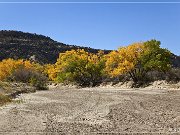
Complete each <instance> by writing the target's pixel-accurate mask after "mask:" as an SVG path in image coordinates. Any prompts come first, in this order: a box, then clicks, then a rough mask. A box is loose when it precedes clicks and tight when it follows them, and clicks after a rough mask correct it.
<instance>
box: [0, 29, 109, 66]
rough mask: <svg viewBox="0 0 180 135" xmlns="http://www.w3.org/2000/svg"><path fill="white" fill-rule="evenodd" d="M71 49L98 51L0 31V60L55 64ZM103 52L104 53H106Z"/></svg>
mask: <svg viewBox="0 0 180 135" xmlns="http://www.w3.org/2000/svg"><path fill="white" fill-rule="evenodd" d="M72 49H75V50H76V49H84V50H86V51H88V52H92V53H97V52H98V51H99V49H93V48H89V47H81V46H76V45H67V44H64V43H60V42H57V41H54V40H53V39H51V38H50V37H47V36H43V35H39V34H35V33H34V34H32V33H25V32H22V31H11V30H10V31H7V30H2V31H0V60H3V59H6V58H14V59H31V58H33V59H35V60H36V61H37V62H39V63H44V64H45V63H55V62H56V60H57V58H58V56H59V53H62V52H65V51H67V50H72ZM108 52H109V51H108V50H105V53H108Z"/></svg>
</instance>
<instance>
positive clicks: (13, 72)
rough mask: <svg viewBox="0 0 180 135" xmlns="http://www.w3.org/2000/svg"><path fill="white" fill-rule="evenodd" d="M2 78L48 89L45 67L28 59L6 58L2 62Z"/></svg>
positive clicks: (0, 71) (0, 73)
mask: <svg viewBox="0 0 180 135" xmlns="http://www.w3.org/2000/svg"><path fill="white" fill-rule="evenodd" d="M0 80H1V81H13V82H23V83H28V84H30V85H32V86H35V87H36V88H37V89H39V90H40V89H47V86H46V82H47V77H46V76H45V74H44V73H43V67H42V66H41V65H39V64H37V63H33V62H30V61H27V60H13V59H5V60H3V61H1V62H0Z"/></svg>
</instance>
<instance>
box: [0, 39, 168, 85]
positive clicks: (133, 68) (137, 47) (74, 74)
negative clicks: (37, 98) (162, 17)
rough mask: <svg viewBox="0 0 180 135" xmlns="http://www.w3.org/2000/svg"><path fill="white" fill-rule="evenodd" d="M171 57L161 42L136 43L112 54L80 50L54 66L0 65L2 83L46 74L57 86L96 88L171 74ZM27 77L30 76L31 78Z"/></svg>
mask: <svg viewBox="0 0 180 135" xmlns="http://www.w3.org/2000/svg"><path fill="white" fill-rule="evenodd" d="M170 57H171V52H170V51H168V50H167V49H163V48H161V47H160V42H159V41H156V40H150V41H147V42H139V43H133V44H130V45H128V46H125V47H120V48H118V49H117V50H114V51H111V52H110V53H109V54H104V52H103V51H99V52H98V53H96V54H95V53H90V52H87V51H85V50H83V49H78V50H71V51H66V52H64V53H60V54H59V58H58V59H57V62H56V63H55V64H46V65H43V66H42V65H40V64H38V63H34V62H30V61H28V60H13V59H5V60H3V61H1V62H0V80H1V81H3V80H8V79H12V80H15V81H17V80H21V81H23V82H27V80H28V82H38V81H39V80H37V79H36V78H37V76H40V78H41V79H40V81H43V80H44V79H42V78H43V76H41V75H42V74H46V75H47V76H48V78H49V80H51V81H55V82H62V83H67V84H69V83H75V84H78V85H81V86H95V85H97V84H99V83H101V82H102V81H103V79H104V78H107V77H118V76H120V75H127V76H128V77H129V78H130V79H132V80H133V81H134V82H135V83H139V82H142V81H143V80H144V79H145V77H146V75H147V73H148V72H151V71H158V72H162V73H165V72H167V71H168V70H170V69H171V62H170ZM27 74H31V76H30V78H28V77H29V76H28V75H27ZM32 74H33V75H32ZM32 76H33V77H34V78H33V77H32ZM40 81H39V82H40ZM39 82H38V83H39Z"/></svg>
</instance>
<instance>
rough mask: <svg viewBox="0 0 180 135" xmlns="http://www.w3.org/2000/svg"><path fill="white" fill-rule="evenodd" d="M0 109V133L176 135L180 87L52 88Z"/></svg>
mask: <svg viewBox="0 0 180 135" xmlns="http://www.w3.org/2000/svg"><path fill="white" fill-rule="evenodd" d="M15 100H16V101H20V102H14V103H10V104H8V105H6V106H2V107H1V108H0V134H7V135H9V134H40V135H41V134H42V135H44V134H64V135H76V134H77V135H79V134H80V135H81V134H90V135H91V134H106V135H107V134H132V133H134V134H180V91H178V90H159V89H157V90H156V89H153V90H149V89H147V90H146V89H128V90H121V89H118V88H83V89H78V88H61V87H59V88H54V89H52V90H49V91H38V92H36V93H28V94H21V95H20V96H19V97H18V98H16V99H15Z"/></svg>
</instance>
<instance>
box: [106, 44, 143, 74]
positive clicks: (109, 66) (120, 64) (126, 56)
mask: <svg viewBox="0 0 180 135" xmlns="http://www.w3.org/2000/svg"><path fill="white" fill-rule="evenodd" d="M143 48H144V46H143V43H134V44H131V45H129V46H127V47H121V48H119V49H118V50H117V51H112V52H110V53H109V54H108V55H106V72H107V73H108V74H110V75H111V76H117V75H121V74H124V73H129V74H130V75H132V74H133V71H134V69H135V67H136V66H137V64H138V62H139V58H140V57H141V55H142V53H143Z"/></svg>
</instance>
